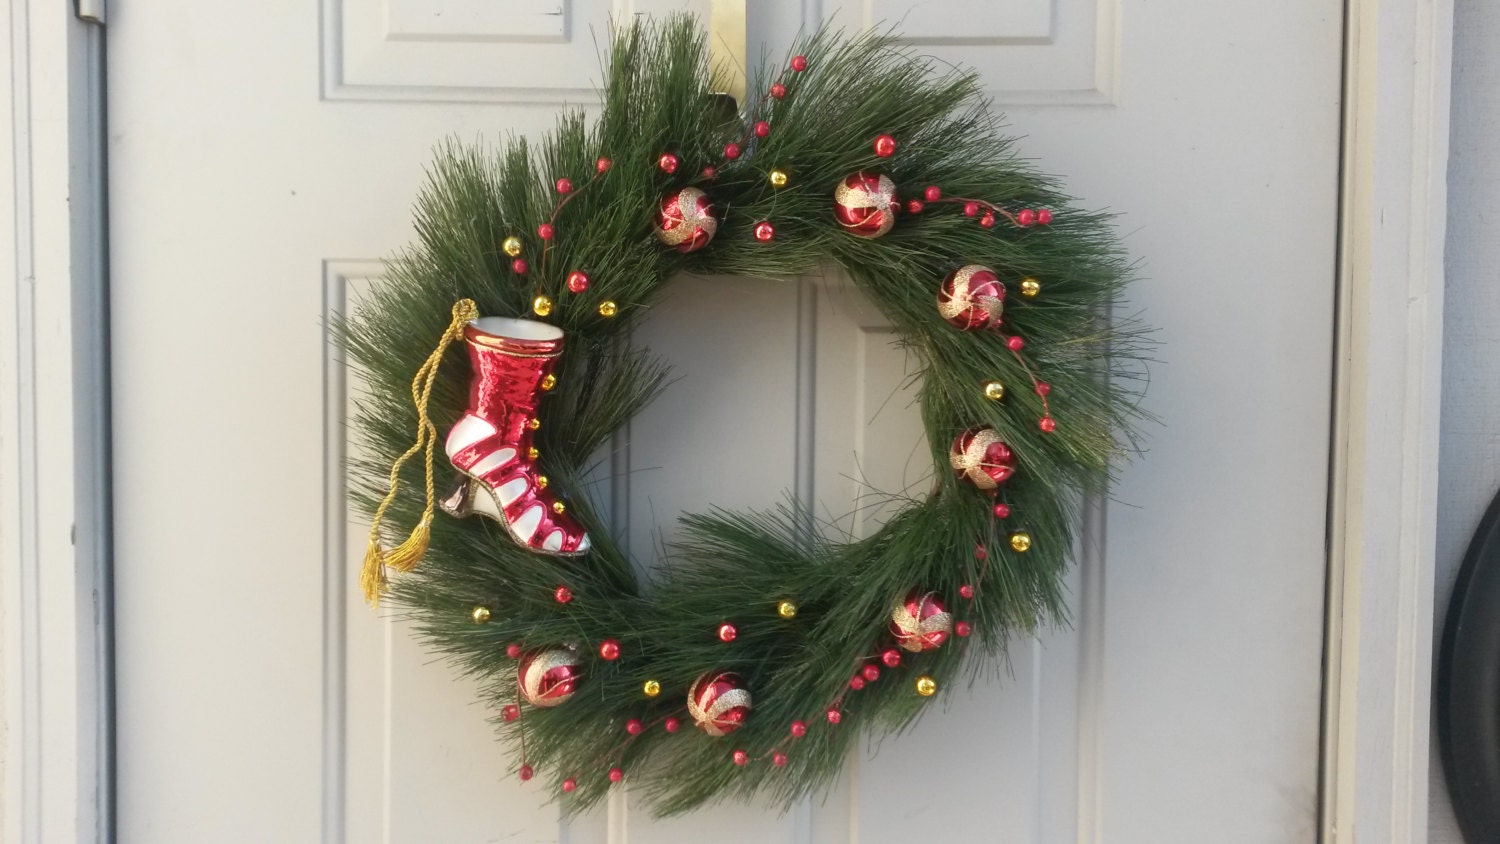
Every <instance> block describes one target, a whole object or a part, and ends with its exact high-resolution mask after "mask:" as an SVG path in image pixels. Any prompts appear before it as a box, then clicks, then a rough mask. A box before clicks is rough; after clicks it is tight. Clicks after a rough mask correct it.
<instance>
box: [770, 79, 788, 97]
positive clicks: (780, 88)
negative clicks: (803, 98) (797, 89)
mask: <svg viewBox="0 0 1500 844" xmlns="http://www.w3.org/2000/svg"><path fill="white" fill-rule="evenodd" d="M771 96H773V97H775V98H776V99H778V100H779V99H781V98H782V97H785V96H786V86H785V85H783V84H781V83H780V82H777V83H776V84H775V85H772V86H771Z"/></svg>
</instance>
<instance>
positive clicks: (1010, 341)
mask: <svg viewBox="0 0 1500 844" xmlns="http://www.w3.org/2000/svg"><path fill="white" fill-rule="evenodd" d="M1005 348H1007V349H1010V350H1011V351H1012V352H1019V351H1021V350H1022V349H1024V348H1026V341H1025V340H1022V339H1021V338H1020V337H1010V338H1007V339H1006V341H1005Z"/></svg>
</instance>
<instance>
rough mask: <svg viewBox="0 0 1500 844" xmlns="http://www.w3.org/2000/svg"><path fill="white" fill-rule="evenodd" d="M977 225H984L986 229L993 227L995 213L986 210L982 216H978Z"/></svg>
mask: <svg viewBox="0 0 1500 844" xmlns="http://www.w3.org/2000/svg"><path fill="white" fill-rule="evenodd" d="M979 225H981V226H984V227H985V228H987V229H992V228H994V227H995V215H994V214H990V213H988V212H986V213H985V215H984V216H983V217H980V218H979Z"/></svg>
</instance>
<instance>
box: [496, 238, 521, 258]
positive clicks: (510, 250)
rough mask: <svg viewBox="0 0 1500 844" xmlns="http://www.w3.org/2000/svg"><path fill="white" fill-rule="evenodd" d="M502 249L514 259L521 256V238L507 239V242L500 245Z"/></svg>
mask: <svg viewBox="0 0 1500 844" xmlns="http://www.w3.org/2000/svg"><path fill="white" fill-rule="evenodd" d="M500 248H501V249H504V250H505V254H507V255H509V256H510V257H512V258H514V257H516V256H517V255H520V254H521V239H520V238H519V237H507V238H506V239H505V242H504V243H502V244H501V245H500Z"/></svg>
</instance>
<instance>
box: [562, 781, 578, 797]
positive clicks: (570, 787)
mask: <svg viewBox="0 0 1500 844" xmlns="http://www.w3.org/2000/svg"><path fill="white" fill-rule="evenodd" d="M577 789H578V780H575V779H573V778H572V777H568V778H567V779H565V780H563V784H562V790H563V791H566V792H568V793H569V794H572V793H573V792H574V791H576V790H577Z"/></svg>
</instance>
